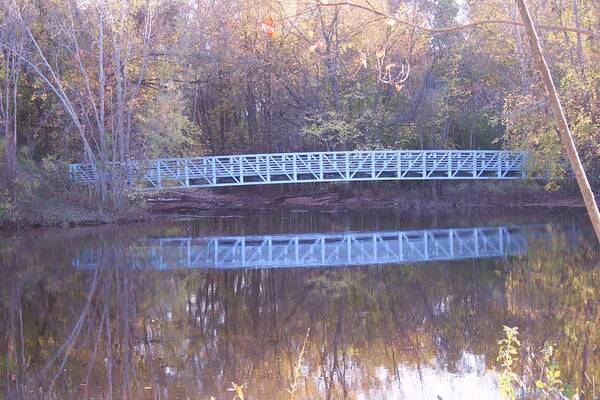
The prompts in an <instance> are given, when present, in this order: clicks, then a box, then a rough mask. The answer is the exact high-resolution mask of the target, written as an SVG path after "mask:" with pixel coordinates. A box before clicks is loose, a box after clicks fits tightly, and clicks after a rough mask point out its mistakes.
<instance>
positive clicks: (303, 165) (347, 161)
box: [70, 150, 526, 190]
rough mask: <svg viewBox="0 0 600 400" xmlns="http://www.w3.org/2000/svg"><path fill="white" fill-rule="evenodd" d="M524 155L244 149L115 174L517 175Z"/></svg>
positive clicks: (143, 186) (81, 173) (196, 181)
mask: <svg viewBox="0 0 600 400" xmlns="http://www.w3.org/2000/svg"><path fill="white" fill-rule="evenodd" d="M525 160H526V155H525V153H524V152H514V151H479V150H477V151H462V150H394V151H384V150H382V151H341V152H314V153H279V154H250V155H234V156H215V157H193V158H161V159H156V160H146V161H140V162H130V163H128V164H127V165H126V166H124V167H123V168H122V170H125V172H122V171H121V172H122V173H121V175H125V176H126V179H127V180H128V182H129V183H130V184H131V185H132V186H133V187H135V188H137V189H138V190H162V189H180V188H192V187H218V186H241V185H260V184H274V183H301V182H338V181H373V180H433V179H522V178H523V177H524V176H525ZM113 166H114V164H113ZM109 169H111V168H109ZM96 176H97V172H96V170H95V168H94V167H93V166H92V165H90V164H71V165H70V177H71V179H72V180H73V181H75V182H79V183H83V184H87V185H92V184H93V183H94V182H95V180H96Z"/></svg>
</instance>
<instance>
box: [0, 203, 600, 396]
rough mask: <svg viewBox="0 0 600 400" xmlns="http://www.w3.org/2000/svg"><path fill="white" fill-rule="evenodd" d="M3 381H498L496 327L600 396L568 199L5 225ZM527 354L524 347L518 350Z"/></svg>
mask: <svg viewBox="0 0 600 400" xmlns="http://www.w3.org/2000/svg"><path fill="white" fill-rule="evenodd" d="M0 263H1V264H2V269H1V272H2V275H1V276H0V288H1V290H2V297H1V300H2V302H1V303H0V331H1V332H3V333H4V334H3V336H2V338H1V340H2V342H1V347H0V354H2V359H1V360H0V367H1V368H0V369H1V370H2V374H1V378H0V390H1V393H2V394H3V395H4V397H5V398H8V399H12V398H15V399H16V398H59V399H69V398H73V399H87V398H94V399H98V398H122V399H210V398H211V396H214V398H215V399H231V398H233V397H234V396H235V395H236V392H235V387H236V386H237V385H239V386H240V389H239V390H241V391H243V393H244V398H245V399H287V398H295V399H318V398H327V399H341V398H348V399H444V400H446V399H496V398H498V399H499V398H500V391H499V387H498V380H497V376H496V372H495V369H497V368H498V363H497V361H496V357H497V355H498V343H497V341H498V340H499V339H501V338H502V337H503V332H502V326H503V325H507V326H511V327H512V326H516V327H518V328H519V337H520V339H521V354H522V355H525V357H522V359H520V360H519V362H518V363H517V365H519V367H518V368H517V369H518V372H519V373H520V374H521V375H522V377H523V379H524V380H525V381H528V384H531V383H532V380H533V379H534V378H532V377H530V376H527V368H525V369H524V368H523V367H524V366H525V367H527V366H529V367H530V368H531V369H535V368H536V365H537V364H536V363H539V359H540V357H541V356H540V349H541V348H542V347H543V345H544V343H545V342H547V343H551V344H553V345H554V355H553V356H554V357H555V359H556V362H557V365H558V367H559V368H560V369H561V376H560V379H561V380H562V381H563V382H564V383H565V384H568V386H565V390H566V391H569V390H570V391H574V390H581V391H583V392H585V394H584V395H583V396H582V398H592V395H593V394H592V393H593V391H595V395H596V396H597V395H599V393H600V392H599V389H598V385H599V384H600V356H599V354H600V302H599V301H600V249H599V248H598V245H597V243H596V242H595V238H594V235H593V231H592V230H591V226H590V224H589V222H588V221H587V219H586V217H585V214H584V212H583V210H581V209H535V208H531V209H512V210H491V209H481V210H463V211H461V212H458V211H455V210H451V212H449V211H446V212H443V213H417V212H406V211H405V212H398V211H392V210H389V211H385V210H378V211H375V210H365V211H361V212H352V213H351V212H336V213H325V212H293V211H280V210H277V211H275V210H265V211H260V212H248V213H241V212H235V213H224V214H223V215H217V216H210V217H197V218H187V217H186V218H183V217H182V218H180V219H179V220H160V221H153V222H147V223H139V224H132V225H122V226H101V227H90V228H73V229H68V230H39V231H27V232H24V233H21V234H19V235H17V236H5V237H2V238H0ZM527 355H531V359H532V361H528V360H529V357H527Z"/></svg>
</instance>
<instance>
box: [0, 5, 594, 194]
mask: <svg viewBox="0 0 600 400" xmlns="http://www.w3.org/2000/svg"><path fill="white" fill-rule="evenodd" d="M528 4H529V8H530V10H531V12H532V14H533V17H534V19H535V21H536V24H537V26H538V28H539V33H540V39H541V41H542V46H543V48H544V49H545V52H546V54H545V56H546V58H547V61H548V63H549V66H550V69H551V72H552V74H553V77H554V80H555V84H556V86H557V88H558V90H559V94H560V95H561V98H562V100H563V106H564V108H565V111H566V114H567V118H568V121H569V123H570V125H571V129H572V132H573V135H574V136H575V140H576V143H577V146H578V148H579V151H580V154H581V156H582V159H583V162H584V164H585V166H586V167H587V171H588V172H589V173H590V175H591V176H595V177H597V176H598V171H599V170H600V100H599V97H600V51H598V48H599V47H598V41H599V40H600V33H599V32H600V4H599V3H598V2H596V1H593V0H571V1H566V0H530V1H528ZM0 18H1V25H0V29H1V32H0V43H1V46H2V54H1V57H2V58H1V62H2V67H3V68H2V71H0V78H1V81H2V98H1V99H2V101H1V104H2V108H1V121H2V128H3V129H2V132H3V135H2V137H3V143H2V146H3V147H5V153H6V157H5V160H4V161H3V163H4V164H5V168H6V169H7V170H8V171H9V173H8V174H9V175H10V174H11V173H10V170H11V169H15V168H13V167H11V165H12V164H16V161H15V160H16V159H17V158H19V157H20V158H22V159H27V160H34V161H42V160H45V159H49V158H51V159H53V160H60V161H63V162H80V161H85V162H92V163H95V164H97V165H99V166H102V165H107V164H108V163H110V162H112V161H118V162H122V161H126V160H135V159H141V158H148V157H158V156H161V157H165V156H180V155H215V154H240V153H258V152H284V151H309V150H350V149H442V148H443V149H499V148H510V149H522V150H527V151H532V154H533V155H534V157H533V159H534V163H533V164H534V165H533V167H535V168H537V169H538V170H537V171H538V173H542V174H549V175H550V176H551V177H552V178H555V180H553V182H554V181H557V182H558V181H559V180H560V178H561V177H564V175H565V174H566V171H567V167H566V166H567V163H566V159H565V157H564V154H563V153H562V151H561V144H560V141H559V138H558V135H557V133H556V126H555V124H554V122H553V120H552V118H551V114H550V110H549V106H548V104H547V102H546V100H545V95H544V91H543V86H542V85H541V83H540V78H539V76H538V75H537V73H536V71H535V69H534V67H533V65H532V61H531V56H530V50H529V46H528V42H527V38H526V36H525V33H524V30H523V27H522V25H521V23H520V17H519V13H518V10H517V8H516V6H515V4H514V3H513V2H507V1H501V0H489V1H485V2H482V1H473V0H406V1H403V0H373V1H368V0H355V1H354V2H345V1H340V2H336V1H334V0H331V1H325V0H323V1H318V0H316V1H313V0H310V1H309V0H307V1H296V0H227V1H214V0H130V1H126V0H85V1H83V0H45V1H39V0H2V9H1V10H0ZM478 21H479V22H481V21H483V22H486V21H487V22H493V21H496V22H494V23H481V24H477V23H476V22H478ZM472 23H475V24H473V26H471V27H469V28H468V29H449V30H447V31H446V30H444V29H441V30H438V29H435V28H443V27H452V26H456V25H468V24H472ZM432 28H433V29H432ZM11 152H12V154H13V158H14V159H13V160H11ZM115 189H118V188H116V187H115V188H113V190H115Z"/></svg>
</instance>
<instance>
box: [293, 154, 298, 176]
mask: <svg viewBox="0 0 600 400" xmlns="http://www.w3.org/2000/svg"><path fill="white" fill-rule="evenodd" d="M297 157H298V155H297V154H294V155H293V156H292V167H293V175H292V176H293V177H294V182H297V181H298V162H297V161H296V158H297Z"/></svg>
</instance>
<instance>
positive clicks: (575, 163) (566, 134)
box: [516, 0, 600, 241]
mask: <svg viewBox="0 0 600 400" xmlns="http://www.w3.org/2000/svg"><path fill="white" fill-rule="evenodd" d="M516 1H517V6H518V7H519V12H520V13H521V19H522V20H523V24H524V25H525V31H526V32H527V36H528V37H529V42H530V44H531V54H532V56H533V63H534V65H535V67H536V68H537V70H538V71H539V73H540V75H541V76H542V82H543V83H544V88H545V89H546V94H547V96H548V101H549V102H550V107H551V108H552V114H554V120H555V121H556V125H557V127H558V132H559V133H560V139H561V141H562V143H563V145H564V147H565V149H566V151H567V156H568V157H569V161H570V162H571V167H572V168H573V172H574V173H575V178H576V179H577V184H578V185H579V190H581V194H582V195H583V200H584V202H585V207H586V208H587V211H588V214H589V215H590V219H591V221H592V225H593V226H594V230H595V231H596V236H597V237H598V241H600V212H598V205H597V204H596V200H595V198H594V193H593V192H592V189H591V187H590V183H589V182H588V179H587V176H586V174H585V170H584V169H583V164H582V163H581V159H580V158H579V154H578V153H577V148H576V147H575V142H574V141H573V136H572V135H571V130H570V129H569V125H568V124H567V118H566V117H565V112H564V110H563V108H562V105H561V104H560V99H559V97H558V93H557V92H556V87H555V86H554V82H553V81H552V76H551V75H550V69H549V68H548V64H547V63H546V59H545V58H544V54H543V53H542V45H541V44H540V41H539V39H538V35H537V32H536V29H535V26H534V25H533V21H532V20H531V15H530V14H529V10H528V9H527V5H526V4H525V0H516Z"/></svg>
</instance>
